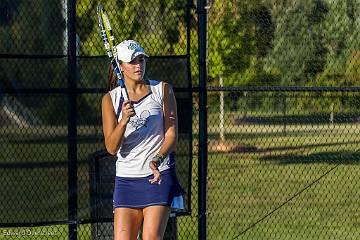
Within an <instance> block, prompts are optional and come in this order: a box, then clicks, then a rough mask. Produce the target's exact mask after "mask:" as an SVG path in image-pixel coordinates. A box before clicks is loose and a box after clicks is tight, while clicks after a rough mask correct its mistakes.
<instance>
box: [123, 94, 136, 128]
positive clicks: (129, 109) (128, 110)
mask: <svg viewBox="0 0 360 240" xmlns="http://www.w3.org/2000/svg"><path fill="white" fill-rule="evenodd" d="M121 112H122V117H121V120H120V121H121V122H122V123H124V124H127V123H128V122H129V121H130V118H131V117H133V116H135V110H134V106H133V105H132V103H131V101H129V100H127V101H124V103H123V105H122V110H121Z"/></svg>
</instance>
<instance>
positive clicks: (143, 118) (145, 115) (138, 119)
mask: <svg viewBox="0 0 360 240" xmlns="http://www.w3.org/2000/svg"><path fill="white" fill-rule="evenodd" d="M149 116H150V111H148V110H144V111H142V113H141V114H140V116H138V115H136V116H134V117H132V118H130V121H129V124H130V125H131V126H132V127H133V128H135V130H137V129H139V128H141V127H147V126H146V124H147V122H148V119H149Z"/></svg>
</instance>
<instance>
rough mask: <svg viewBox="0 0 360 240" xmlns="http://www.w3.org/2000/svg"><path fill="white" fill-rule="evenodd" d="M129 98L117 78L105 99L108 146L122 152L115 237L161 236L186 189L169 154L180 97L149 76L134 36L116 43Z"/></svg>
mask: <svg viewBox="0 0 360 240" xmlns="http://www.w3.org/2000/svg"><path fill="white" fill-rule="evenodd" d="M116 49H117V61H119V64H120V66H121V69H122V72H123V76H124V82H125V85H126V88H127V91H128V95H129V98H130V100H129V101H125V100H124V98H123V96H122V91H121V87H115V86H116V81H117V80H116V76H115V75H114V74H112V71H111V74H110V77H109V81H110V82H109V83H110V91H109V93H107V94H106V95H105V96H104V97H103V99H102V121H103V132H104V136H105V146H106V149H107V151H108V152H109V153H111V154H116V155H117V162H116V179H115V188H114V196H113V207H114V239H115V240H119V239H121V240H125V239H131V240H133V239H136V238H137V235H138V230H139V228H140V225H141V223H142V222H143V231H142V238H143V239H144V240H147V239H162V237H163V235H164V232H165V228H166V224H167V221H168V218H169V214H170V208H171V207H174V208H183V201H182V194H183V190H182V188H181V186H180V185H179V182H178V180H177V177H176V173H175V163H174V159H172V158H171V157H170V156H169V154H170V153H171V151H172V150H174V147H175V144H176V142H177V112H176V100H175V96H174V93H173V90H172V88H171V86H170V85H169V84H166V83H164V82H160V81H155V80H145V79H144V73H145V56H146V54H145V52H144V49H143V48H142V47H141V46H140V45H139V43H137V42H136V41H133V40H125V41H123V42H122V43H120V44H119V45H117V46H116Z"/></svg>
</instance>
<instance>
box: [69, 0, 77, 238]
mask: <svg viewBox="0 0 360 240" xmlns="http://www.w3.org/2000/svg"><path fill="white" fill-rule="evenodd" d="M67 10H68V12H67V38H68V49H67V67H68V72H67V74H68V75H67V77H68V86H67V88H68V92H67V94H68V95H67V96H68V101H67V111H68V219H69V220H70V221H72V222H71V223H70V224H69V240H76V239H77V223H76V220H77V146H76V135H77V131H76V127H77V120H76V118H77V112H76V97H77V95H76V24H75V21H76V1H75V0H67Z"/></svg>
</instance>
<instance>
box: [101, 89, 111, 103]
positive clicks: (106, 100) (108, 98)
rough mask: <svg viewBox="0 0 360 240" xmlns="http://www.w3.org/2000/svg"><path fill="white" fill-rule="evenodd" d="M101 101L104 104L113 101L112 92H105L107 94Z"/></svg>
mask: <svg viewBox="0 0 360 240" xmlns="http://www.w3.org/2000/svg"><path fill="white" fill-rule="evenodd" d="M101 103H102V104H103V105H104V104H106V103H111V96H110V92H107V93H105V94H104V95H103V96H102V99H101Z"/></svg>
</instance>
